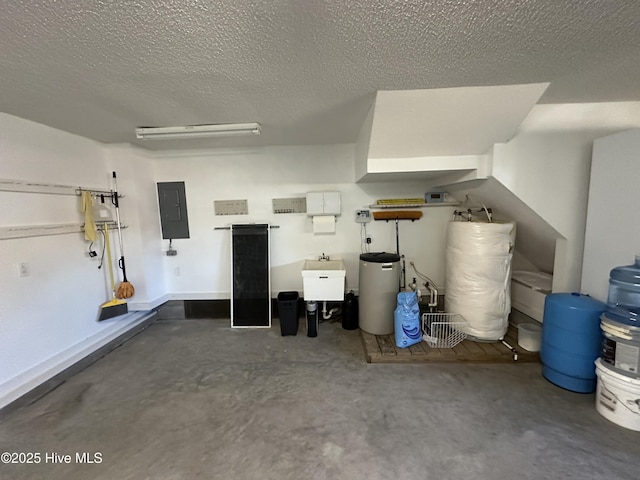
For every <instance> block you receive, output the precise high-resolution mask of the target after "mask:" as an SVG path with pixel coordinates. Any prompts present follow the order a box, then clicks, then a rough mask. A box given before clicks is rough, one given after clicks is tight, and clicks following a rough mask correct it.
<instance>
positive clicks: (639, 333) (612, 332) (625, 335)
mask: <svg viewBox="0 0 640 480" xmlns="http://www.w3.org/2000/svg"><path fill="white" fill-rule="evenodd" d="M600 319H601V322H600V328H601V329H602V335H603V341H602V360H603V361H604V362H605V363H607V365H608V366H609V367H610V368H612V369H613V370H615V371H616V372H618V373H622V374H623V375H627V376H629V377H631V378H640V328H638V327H634V326H631V325H624V324H622V323H619V322H616V321H614V320H611V319H610V318H609V317H607V314H606V312H605V313H603V314H602V316H601V317H600Z"/></svg>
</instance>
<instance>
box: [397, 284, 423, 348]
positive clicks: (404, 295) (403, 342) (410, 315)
mask: <svg viewBox="0 0 640 480" xmlns="http://www.w3.org/2000/svg"><path fill="white" fill-rule="evenodd" d="M397 298H398V306H397V307H396V309H395V311H394V312H393V317H394V324H393V326H394V333H395V337H396V346H397V347H398V348H406V347H410V346H411V345H415V344H416V343H418V342H420V341H421V340H422V326H421V325H420V307H419V305H418V295H417V294H416V292H400V293H398V296H397Z"/></svg>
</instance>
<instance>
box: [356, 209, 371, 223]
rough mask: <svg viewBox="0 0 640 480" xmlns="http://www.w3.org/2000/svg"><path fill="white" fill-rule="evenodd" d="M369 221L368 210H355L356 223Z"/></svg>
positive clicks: (369, 212)
mask: <svg viewBox="0 0 640 480" xmlns="http://www.w3.org/2000/svg"><path fill="white" fill-rule="evenodd" d="M370 221H371V211H370V210H356V222H357V223H369V222H370Z"/></svg>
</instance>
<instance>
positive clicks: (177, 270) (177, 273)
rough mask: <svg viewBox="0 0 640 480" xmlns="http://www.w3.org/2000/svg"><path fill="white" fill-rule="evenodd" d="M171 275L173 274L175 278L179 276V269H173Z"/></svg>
mask: <svg viewBox="0 0 640 480" xmlns="http://www.w3.org/2000/svg"><path fill="white" fill-rule="evenodd" d="M173 273H175V275H176V277H179V276H180V267H176V268H174V269H173Z"/></svg>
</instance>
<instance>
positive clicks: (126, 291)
mask: <svg viewBox="0 0 640 480" xmlns="http://www.w3.org/2000/svg"><path fill="white" fill-rule="evenodd" d="M113 189H114V192H113V204H114V205H115V207H116V223H117V224H118V238H119V240H120V259H119V260H118V266H119V267H120V269H121V270H122V282H120V285H118V290H117V291H116V297H117V298H131V297H133V294H134V293H135V291H136V290H135V288H133V285H131V283H129V281H128V280H127V269H126V267H125V265H124V250H123V248H122V228H121V226H120V209H119V208H118V207H119V205H118V184H117V182H116V172H113Z"/></svg>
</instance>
